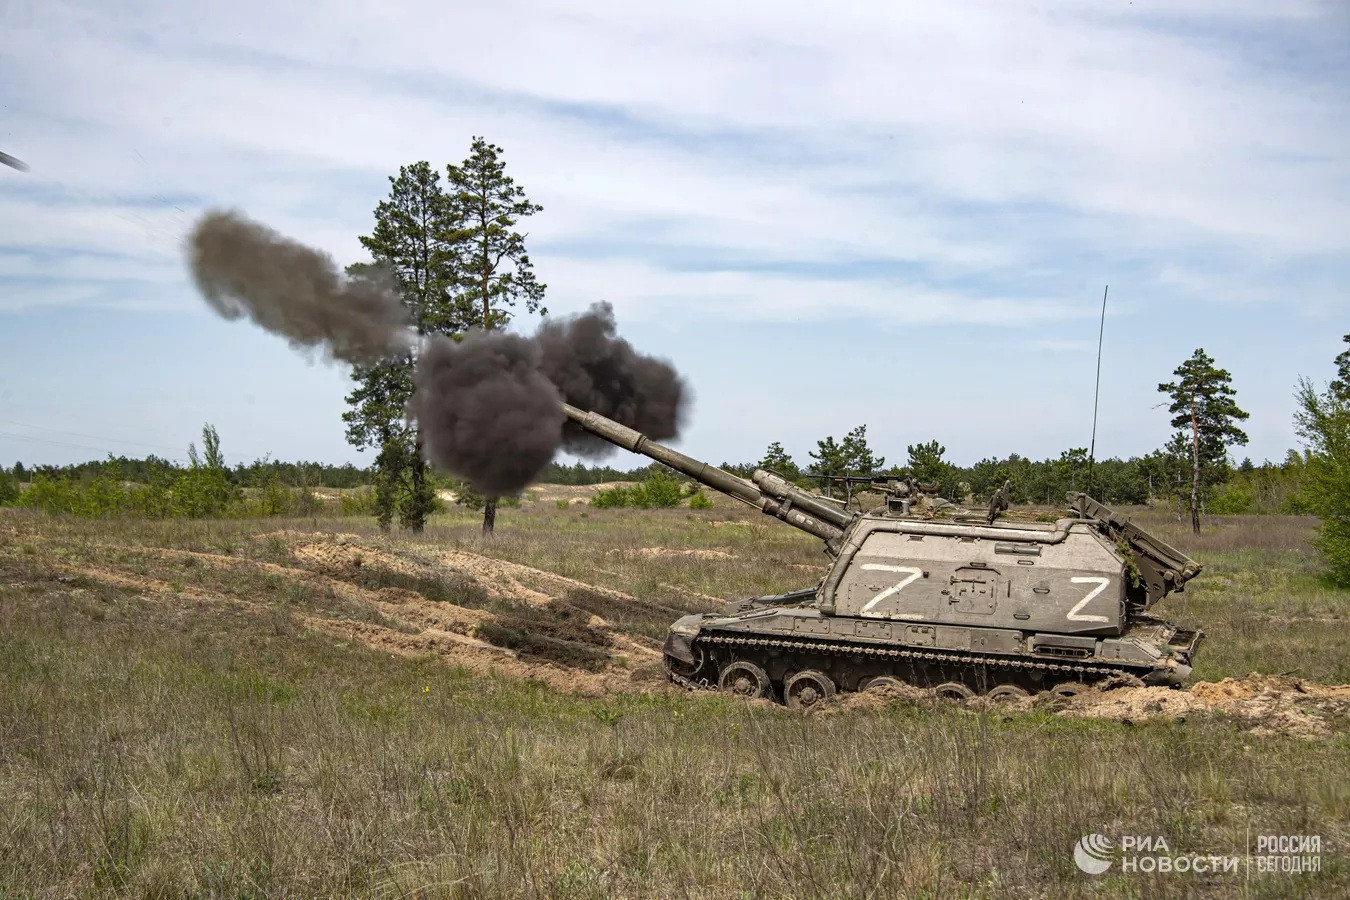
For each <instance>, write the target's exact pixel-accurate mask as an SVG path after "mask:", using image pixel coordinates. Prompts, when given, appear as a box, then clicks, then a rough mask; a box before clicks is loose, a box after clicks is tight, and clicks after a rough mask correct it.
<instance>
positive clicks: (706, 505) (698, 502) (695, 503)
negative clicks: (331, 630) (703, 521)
mask: <svg viewBox="0 0 1350 900" xmlns="http://www.w3.org/2000/svg"><path fill="white" fill-rule="evenodd" d="M689 508H690V509H712V508H713V505H712V501H711V500H709V499H708V496H707V495H706V494H704V493H703V491H694V493H693V496H691V497H690V498H689Z"/></svg>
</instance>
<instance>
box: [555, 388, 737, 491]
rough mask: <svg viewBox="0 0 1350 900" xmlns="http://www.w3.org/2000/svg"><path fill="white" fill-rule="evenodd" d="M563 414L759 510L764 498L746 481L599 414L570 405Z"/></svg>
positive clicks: (590, 430) (600, 435)
mask: <svg viewBox="0 0 1350 900" xmlns="http://www.w3.org/2000/svg"><path fill="white" fill-rule="evenodd" d="M563 412H564V413H566V415H567V418H569V419H571V420H572V421H573V422H576V423H577V424H578V425H580V426H581V427H582V428H584V429H586V430H587V431H589V432H590V433H591V434H593V435H596V436H597V437H601V438H604V439H605V440H607V441H609V442H610V443H611V444H617V445H618V446H620V447H622V448H623V449H625V450H628V451H631V452H633V453H641V454H642V455H643V456H650V457H651V458H652V459H654V460H656V461H657V462H660V463H665V464H666V465H668V466H670V467H671V468H672V469H674V470H675V471H677V472H683V473H684V474H686V475H688V476H689V477H690V478H692V479H694V480H695V481H698V482H701V483H702V484H706V485H708V486H709V487H712V488H716V489H717V490H719V491H721V492H722V493H724V494H730V495H731V496H733V497H735V498H736V499H737V500H742V501H744V502H746V503H749V504H750V505H752V506H759V501H760V497H761V495H760V492H759V488H757V487H755V486H754V485H753V484H751V483H750V482H749V481H746V480H745V479H744V478H737V477H736V476H735V475H732V474H731V473H730V472H728V471H726V470H725V469H719V468H717V466H710V465H708V464H707V463H705V462H701V461H700V460H697V459H694V458H693V457H692V456H685V455H684V454H683V453H681V452H679V451H678V450H672V449H670V448H669V447H666V446H663V445H661V444H658V443H656V441H653V440H652V439H651V438H649V437H647V436H646V435H645V434H643V433H642V432H640V431H635V430H633V429H632V428H629V427H628V426H627V425H620V424H619V423H618V422H615V421H614V420H613V419H607V418H605V417H604V416H602V415H600V414H599V413H593V412H586V411H585V410H581V409H577V408H576V407H575V406H571V405H569V404H567V403H564V404H563Z"/></svg>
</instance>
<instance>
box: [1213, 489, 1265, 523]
mask: <svg viewBox="0 0 1350 900" xmlns="http://www.w3.org/2000/svg"><path fill="white" fill-rule="evenodd" d="M1255 505H1256V497H1255V496H1254V495H1253V494H1252V492H1251V491H1250V490H1248V489H1247V488H1246V487H1244V486H1243V485H1241V484H1238V483H1236V482H1232V481H1230V482H1229V483H1228V484H1225V485H1224V486H1223V487H1221V488H1219V490H1218V491H1217V492H1216V493H1215V494H1214V497H1213V498H1212V499H1211V500H1210V501H1209V504H1208V511H1209V512H1210V513H1211V514H1212V515H1216V516H1237V515H1243V514H1245V513H1250V512H1253V511H1254V507H1255Z"/></svg>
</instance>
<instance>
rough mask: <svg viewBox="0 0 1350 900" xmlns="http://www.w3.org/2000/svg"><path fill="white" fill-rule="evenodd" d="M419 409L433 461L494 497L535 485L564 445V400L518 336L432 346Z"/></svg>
mask: <svg viewBox="0 0 1350 900" xmlns="http://www.w3.org/2000/svg"><path fill="white" fill-rule="evenodd" d="M413 403H414V406H415V412H416V415H417V421H418V422H419V423H420V424H421V426H422V452H423V454H424V455H425V456H426V458H427V459H428V460H430V461H431V462H432V463H433V464H434V465H436V466H438V467H440V468H442V469H445V470H446V471H449V472H453V473H455V474H456V475H459V476H460V477H462V478H466V479H468V481H469V483H470V484H472V485H473V486H474V489H475V490H477V491H478V492H479V493H481V494H484V495H486V496H488V497H498V496H501V495H503V494H511V493H514V492H516V491H518V490H520V489H521V488H523V487H524V486H525V485H527V484H529V483H530V481H531V480H533V479H534V478H535V476H537V475H538V474H539V473H540V472H541V471H543V469H544V467H545V466H547V465H548V464H549V462H550V461H551V460H552V459H553V454H554V453H555V452H557V450H558V444H559V443H560V442H561V440H562V424H563V413H562V397H560V396H559V395H558V389H557V388H556V387H554V386H553V383H552V382H551V381H549V380H548V378H547V377H546V376H545V375H544V373H543V372H541V371H540V369H539V346H538V345H537V344H536V343H535V342H534V341H532V340H530V339H529V338H524V337H519V336H518V335H514V334H500V333H497V334H483V333H481V332H478V333H474V334H471V335H469V336H468V337H467V338H465V339H464V340H463V341H462V342H461V343H458V344H456V343H455V342H454V341H452V340H450V339H448V338H443V337H439V336H438V337H433V338H431V339H430V340H428V341H427V342H426V344H425V345H424V346H423V350H422V358H421V360H420V361H419V362H418V364H417V392H416V395H415V398H414V400H413Z"/></svg>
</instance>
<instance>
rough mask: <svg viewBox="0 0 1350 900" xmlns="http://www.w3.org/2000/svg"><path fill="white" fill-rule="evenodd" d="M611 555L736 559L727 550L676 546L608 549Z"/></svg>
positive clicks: (607, 551) (607, 553)
mask: <svg viewBox="0 0 1350 900" xmlns="http://www.w3.org/2000/svg"><path fill="white" fill-rule="evenodd" d="M605 553H606V555H609V556H615V555H617V556H646V557H663V558H664V557H687V558H692V559H735V558H736V554H734V553H728V552H727V551H725V550H682V549H678V548H674V547H637V548H636V549H633V550H606V551H605Z"/></svg>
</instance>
